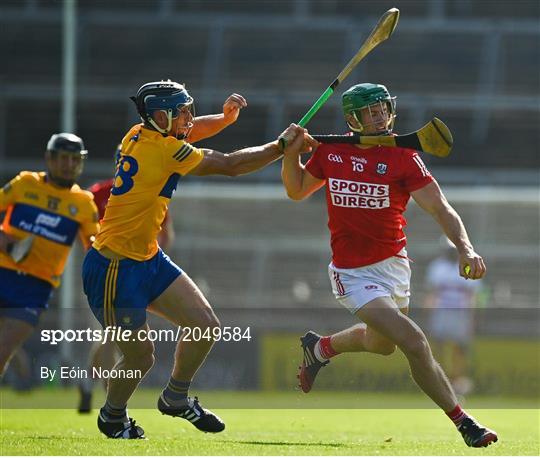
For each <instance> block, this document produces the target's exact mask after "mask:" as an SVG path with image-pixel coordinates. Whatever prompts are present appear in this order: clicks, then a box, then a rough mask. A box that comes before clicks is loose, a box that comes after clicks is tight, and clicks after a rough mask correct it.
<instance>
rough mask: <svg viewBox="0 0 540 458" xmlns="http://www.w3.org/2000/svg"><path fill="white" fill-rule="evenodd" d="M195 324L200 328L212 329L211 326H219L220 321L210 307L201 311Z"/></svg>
mask: <svg viewBox="0 0 540 458" xmlns="http://www.w3.org/2000/svg"><path fill="white" fill-rule="evenodd" d="M197 326H199V327H200V328H201V329H207V328H209V329H210V331H212V329H213V328H219V327H220V326H221V323H220V321H219V319H218V317H217V316H216V314H215V313H214V311H213V310H212V309H208V310H205V311H204V313H201V315H200V316H199V319H198V323H197Z"/></svg>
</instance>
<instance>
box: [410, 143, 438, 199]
mask: <svg viewBox="0 0 540 458" xmlns="http://www.w3.org/2000/svg"><path fill="white" fill-rule="evenodd" d="M403 171H404V177H403V185H404V187H405V189H406V190H407V191H408V192H413V191H416V190H417V189H420V188H423V187H424V186H426V185H428V184H429V183H431V182H432V181H434V178H433V176H432V175H431V173H430V172H429V170H428V169H427V167H426V165H425V164H424V161H422V159H421V158H420V155H419V154H418V153H417V152H416V151H414V150H410V152H409V151H407V153H406V154H405V155H404V156H403Z"/></svg>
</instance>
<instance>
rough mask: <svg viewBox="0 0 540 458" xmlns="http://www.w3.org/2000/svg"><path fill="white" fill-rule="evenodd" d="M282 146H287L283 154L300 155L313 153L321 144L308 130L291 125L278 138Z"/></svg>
mask: <svg viewBox="0 0 540 458" xmlns="http://www.w3.org/2000/svg"><path fill="white" fill-rule="evenodd" d="M278 141H279V144H280V145H285V147H284V149H283V153H284V154H286V155H289V154H293V155H298V154H302V153H310V152H312V151H313V150H314V149H315V148H316V147H317V145H318V144H319V143H318V142H317V140H315V139H314V138H313V137H312V136H311V135H309V134H308V131H307V129H304V128H303V127H300V126H298V125H296V124H291V125H290V126H289V127H287V129H285V130H284V131H283V132H282V134H281V135H280V136H279V138H278Z"/></svg>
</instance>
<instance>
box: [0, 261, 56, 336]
mask: <svg viewBox="0 0 540 458" xmlns="http://www.w3.org/2000/svg"><path fill="white" fill-rule="evenodd" d="M52 289H53V286H52V285H51V284H50V283H49V282H47V281H45V280H41V279H40V278H37V277H34V276H33V275H27V274H25V273H22V272H17V271H16V270H11V269H4V268H3V267H0V316H1V317H6V318H15V319H16V320H21V321H24V322H26V323H28V324H30V325H32V326H36V325H37V324H38V321H39V316H40V315H41V314H42V313H43V311H45V310H46V309H47V307H48V304H47V302H49V299H50V297H51V293H52Z"/></svg>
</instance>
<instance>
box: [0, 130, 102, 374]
mask: <svg viewBox="0 0 540 458" xmlns="http://www.w3.org/2000/svg"><path fill="white" fill-rule="evenodd" d="M86 156H87V151H86V150H85V149H84V144H83V141H82V140H81V139H80V138H79V137H77V136H76V135H73V134H69V133H61V134H55V135H53V136H52V137H51V138H50V140H49V142H48V143H47V150H46V152H45V160H46V164H47V171H46V172H21V173H20V174H19V175H17V176H16V177H15V178H13V179H12V180H11V181H10V182H9V183H7V184H6V185H5V186H4V187H3V188H2V190H0V213H4V217H3V220H2V225H1V227H0V375H1V374H3V373H4V371H5V369H6V367H7V365H8V363H9V360H10V358H11V356H12V355H13V353H14V352H15V351H16V350H17V349H18V348H19V347H20V346H21V345H22V344H23V342H24V341H25V340H26V339H28V337H29V336H30V335H31V333H32V332H33V330H34V328H35V326H36V325H37V324H38V321H39V316H40V315H41V313H42V312H43V311H44V310H45V309H46V308H47V302H48V300H49V298H50V296H51V292H52V290H53V288H56V287H58V285H59V284H60V277H61V275H62V272H63V270H64V266H65V263H66V260H67V258H68V255H69V251H70V249H71V246H72V244H73V242H74V240H75V238H76V236H77V234H78V235H79V237H80V239H81V241H82V243H83V245H84V246H85V247H86V248H88V247H90V245H91V243H92V241H93V238H94V235H95V234H96V233H97V228H98V216H97V210H96V206H95V205H94V202H93V200H92V194H90V193H89V192H88V191H84V190H82V189H81V188H80V187H79V186H78V185H77V184H75V181H76V180H77V179H78V178H79V176H80V174H81V173H82V170H83V163H84V160H85V158H86Z"/></svg>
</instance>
